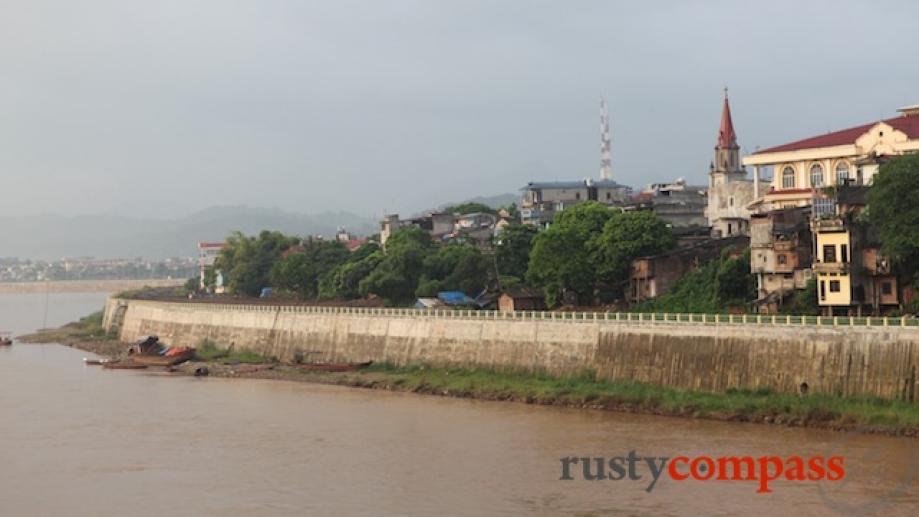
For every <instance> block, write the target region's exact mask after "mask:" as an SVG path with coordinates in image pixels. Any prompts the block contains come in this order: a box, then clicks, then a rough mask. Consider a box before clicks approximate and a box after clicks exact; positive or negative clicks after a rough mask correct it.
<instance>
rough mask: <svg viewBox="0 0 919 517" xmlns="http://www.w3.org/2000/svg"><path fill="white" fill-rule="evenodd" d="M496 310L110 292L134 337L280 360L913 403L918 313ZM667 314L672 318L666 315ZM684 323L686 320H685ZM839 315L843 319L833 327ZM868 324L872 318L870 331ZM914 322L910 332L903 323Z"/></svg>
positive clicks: (114, 323)
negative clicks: (138, 296) (232, 301)
mask: <svg viewBox="0 0 919 517" xmlns="http://www.w3.org/2000/svg"><path fill="white" fill-rule="evenodd" d="M686 316H687V315H669V316H666V317H661V315H642V316H641V319H640V320H639V319H638V318H639V316H637V315H634V314H632V315H625V314H619V315H615V314H603V313H600V314H592V313H584V314H581V313H577V314H573V313H552V312H549V313H542V312H525V313H496V312H488V311H453V310H443V311H419V310H414V309H364V308H345V307H297V306H266V305H228V304H205V303H197V304H196V303H175V302H171V303H166V302H155V301H125V300H114V299H112V300H109V303H108V304H107V308H106V317H105V323H106V325H108V326H111V327H117V328H118V329H119V332H120V335H121V337H122V338H123V339H126V340H133V339H137V338H139V337H140V336H142V335H147V334H157V335H159V336H160V337H161V338H163V339H164V340H167V341H170V342H173V343H174V344H180V345H189V346H195V345H198V344H200V342H201V341H203V340H205V339H206V340H210V341H212V342H214V343H216V344H218V345H219V346H234V347H238V348H249V349H252V350H254V351H256V352H259V353H263V354H266V355H269V356H275V357H278V358H280V359H290V358H292V357H294V356H295V355H297V354H306V355H307V356H308V357H309V358H310V359H313V360H329V361H365V360H373V361H383V362H389V363H394V364H400V365H402V364H430V365H434V366H449V367H484V368H493V369H499V370H518V371H524V372H542V373H549V374H552V375H568V374H576V373H583V372H584V371H592V372H595V373H596V375H597V376H598V377H600V378H604V379H620V380H623V379H628V380H635V381H641V382H650V383H655V384H661V385H666V386H672V387H677V388H686V389H698V390H708V391H721V390H726V389H730V388H749V389H756V388H772V389H775V390H777V391H785V392H796V391H798V390H800V389H801V388H802V385H805V384H806V385H807V387H808V389H809V390H811V391H814V392H826V393H837V394H842V395H873V396H879V397H884V398H889V399H907V400H915V392H916V367H917V364H919V327H915V326H913V325H912V324H911V323H912V322H911V321H907V320H900V319H893V320H883V319H879V318H878V319H875V320H868V321H866V320H864V319H863V320H862V321H855V320H849V319H846V320H843V322H844V323H846V325H841V324H840V320H838V319H836V320H833V319H829V320H827V319H821V320H814V321H819V323H820V324H818V325H815V324H809V320H800V319H795V320H790V319H782V318H784V317H780V318H778V319H776V320H773V319H772V318H769V317H766V318H765V319H764V318H757V317H756V316H747V317H741V316H728V315H717V316H715V315H707V316H702V315H695V316H692V317H690V318H688V319H691V320H693V321H686V319H687V318H686ZM668 318H669V319H668ZM680 318H683V319H682V320H680ZM834 323H835V325H834ZM869 325H870V326H869ZM904 325H905V326H904Z"/></svg>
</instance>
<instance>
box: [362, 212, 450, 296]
mask: <svg viewBox="0 0 919 517" xmlns="http://www.w3.org/2000/svg"><path fill="white" fill-rule="evenodd" d="M433 246H434V243H433V241H431V237H430V236H429V235H428V234H427V233H426V232H425V231H424V230H422V229H420V228H415V227H411V228H402V229H400V230H397V231H395V232H393V234H392V235H390V236H389V239H387V240H386V250H385V254H384V255H383V258H382V260H380V262H379V263H378V264H377V266H376V268H374V270H373V272H371V273H370V274H369V275H367V277H365V278H364V279H363V280H361V283H360V290H361V291H362V292H365V293H370V294H375V295H377V296H379V297H381V298H383V299H385V300H386V301H387V302H389V303H392V304H399V303H407V302H410V301H412V300H413V299H414V297H415V290H416V289H417V287H418V281H419V279H420V278H421V274H422V271H423V266H424V259H425V257H426V256H427V254H428V252H429V251H430V250H431V248H432V247H433Z"/></svg>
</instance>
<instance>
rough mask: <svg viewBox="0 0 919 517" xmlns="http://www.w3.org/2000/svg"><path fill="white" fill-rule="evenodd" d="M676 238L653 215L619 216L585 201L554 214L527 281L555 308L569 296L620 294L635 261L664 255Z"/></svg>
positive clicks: (585, 298)
mask: <svg viewBox="0 0 919 517" xmlns="http://www.w3.org/2000/svg"><path fill="white" fill-rule="evenodd" d="M674 242H675V241H674V237H673V234H672V233H671V231H670V228H669V227H668V226H667V224H666V223H665V222H664V221H663V220H662V219H661V218H660V217H658V216H657V215H656V214H654V213H653V212H646V211H639V212H621V211H617V210H615V209H610V208H608V207H606V206H604V205H601V204H599V203H596V202H587V203H582V204H579V205H577V206H574V207H572V208H569V209H566V210H565V211H563V212H561V213H559V214H557V215H556V216H555V222H554V224H553V225H552V226H551V227H550V228H549V229H548V230H546V231H544V232H542V233H540V234H538V235H537V236H536V238H535V239H534V242H533V251H532V253H531V254H530V263H529V273H528V280H529V281H530V282H532V283H535V284H536V285H540V286H542V287H543V288H544V290H545V292H546V301H547V302H549V304H553V303H555V302H556V301H558V300H560V298H559V296H560V295H562V294H563V293H565V292H572V293H574V294H576V295H577V296H578V299H579V303H592V302H593V301H594V300H595V299H596V298H597V297H598V295H599V297H600V298H603V299H609V298H614V297H615V296H616V295H618V294H620V292H621V289H622V284H623V283H624V282H625V281H626V280H627V279H628V274H629V265H630V264H631V261H632V260H633V259H635V258H636V257H639V256H642V255H651V254H655V253H660V252H662V251H666V250H668V249H670V248H672V247H673V245H674Z"/></svg>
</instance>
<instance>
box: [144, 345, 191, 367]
mask: <svg viewBox="0 0 919 517" xmlns="http://www.w3.org/2000/svg"><path fill="white" fill-rule="evenodd" d="M193 357H195V350H194V349H189V350H186V351H184V352H181V353H178V354H175V355H145V354H140V355H132V356H131V360H132V361H134V362H135V363H137V364H143V365H147V366H175V365H177V364H181V363H184V362H185V361H188V360H191V359H192V358H193Z"/></svg>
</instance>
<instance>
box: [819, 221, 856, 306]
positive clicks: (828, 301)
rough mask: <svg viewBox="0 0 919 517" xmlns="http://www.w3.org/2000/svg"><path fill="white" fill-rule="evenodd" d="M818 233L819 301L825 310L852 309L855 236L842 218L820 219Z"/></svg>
mask: <svg viewBox="0 0 919 517" xmlns="http://www.w3.org/2000/svg"><path fill="white" fill-rule="evenodd" d="M814 230H815V232H814V234H815V237H816V240H817V250H816V251H817V254H816V256H815V258H814V273H815V274H816V275H817V300H818V302H819V304H820V306H821V307H842V306H846V307H848V306H850V305H852V301H853V296H852V276H851V274H852V266H851V255H850V250H851V249H852V237H851V234H850V232H849V230H848V229H847V228H846V225H845V224H844V223H843V222H842V220H841V219H839V218H830V219H823V220H817V221H815V222H814Z"/></svg>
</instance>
